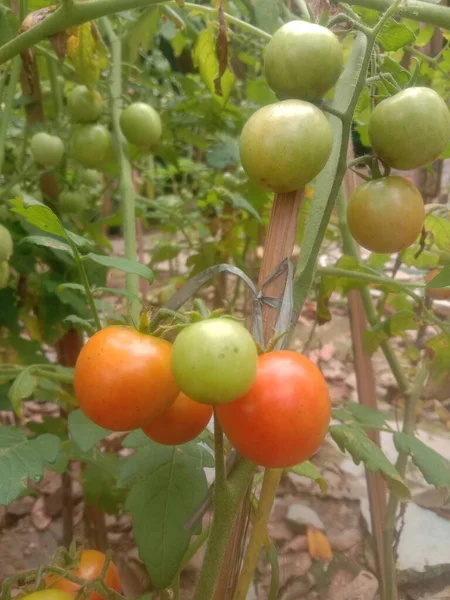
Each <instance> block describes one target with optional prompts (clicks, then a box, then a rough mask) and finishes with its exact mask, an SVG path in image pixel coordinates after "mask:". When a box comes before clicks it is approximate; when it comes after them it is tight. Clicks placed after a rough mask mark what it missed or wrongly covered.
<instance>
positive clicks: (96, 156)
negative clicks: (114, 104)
mask: <svg viewBox="0 0 450 600" xmlns="http://www.w3.org/2000/svg"><path fill="white" fill-rule="evenodd" d="M71 147H72V156H73V158H74V159H75V160H77V161H78V162H79V163H80V164H81V165H82V166H83V167H86V168H87V169H100V168H101V167H103V166H104V165H105V164H106V163H107V162H108V159H109V158H110V156H111V150H112V141H111V134H110V133H109V131H108V130H107V129H106V127H104V126H103V125H99V124H98V123H97V124H95V125H78V127H76V128H75V130H74V132H73V135H72V146H71Z"/></svg>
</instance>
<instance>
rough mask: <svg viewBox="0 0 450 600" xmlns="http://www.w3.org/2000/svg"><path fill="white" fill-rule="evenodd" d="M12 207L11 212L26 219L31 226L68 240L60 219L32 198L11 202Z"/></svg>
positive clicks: (22, 198) (25, 197) (23, 197)
mask: <svg viewBox="0 0 450 600" xmlns="http://www.w3.org/2000/svg"><path fill="white" fill-rule="evenodd" d="M11 205H12V208H11V212H14V213H16V214H18V215H21V216H22V217H24V218H25V220H26V221H27V222H28V223H30V225H34V226H35V227H38V228H39V229H41V230H42V231H46V232H47V233H52V234H53V235H57V236H59V237H62V238H64V239H67V232H66V230H65V229H64V227H63V226H62V225H61V222H60V220H59V219H58V217H57V216H56V215H55V213H54V212H52V211H51V210H50V208H49V207H48V206H45V204H42V202H39V201H38V200H35V199H34V198H31V196H22V197H20V198H14V200H11Z"/></svg>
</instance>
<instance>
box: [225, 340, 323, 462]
mask: <svg viewBox="0 0 450 600" xmlns="http://www.w3.org/2000/svg"><path fill="white" fill-rule="evenodd" d="M216 410H217V415H218V418H219V421H220V424H221V426H222V429H223V431H224V433H225V435H226V436H227V437H228V439H229V440H230V442H231V443H232V444H233V446H234V447H235V448H236V450H237V451H238V452H240V453H241V454H242V455H243V456H245V457H246V458H248V459H249V460H251V461H252V462H254V463H256V464H258V465H262V466H264V467H270V468H283V467H290V466H293V465H296V464H299V463H301V462H303V461H304V460H307V459H308V458H311V456H312V455H313V454H315V453H316V452H317V450H318V449H319V447H320V445H321V444H322V442H323V439H324V437H325V434H326V432H327V430H328V424H329V422H330V416H331V404H330V397H329V393H328V388H327V384H326V382H325V379H324V378H323V375H322V374H321V372H320V371H319V369H318V368H317V367H316V365H315V364H314V363H313V362H311V361H310V360H309V359H308V358H306V356H303V355H302V354H298V353H297V352H292V351H289V350H284V351H283V350H280V351H275V352H269V353H267V354H263V355H262V356H260V357H259V359H258V370H257V373H256V379H255V382H254V383H253V385H252V387H251V388H250V391H249V392H247V394H245V395H244V396H242V397H241V398H239V399H238V400H236V401H235V402H231V403H230V404H227V405H224V406H218V407H217V409H216Z"/></svg>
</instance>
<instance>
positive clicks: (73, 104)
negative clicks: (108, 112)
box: [67, 85, 103, 123]
mask: <svg viewBox="0 0 450 600" xmlns="http://www.w3.org/2000/svg"><path fill="white" fill-rule="evenodd" d="M67 110H68V112H69V115H70V118H71V119H72V121H76V122H78V123H92V122H93V121H97V119H98V118H99V117H100V115H101V114H102V110H103V99H102V97H101V96H100V94H99V93H98V92H97V90H90V89H88V88H87V87H86V86H85V85H77V87H75V88H74V89H73V90H72V91H71V92H70V93H69V95H68V96H67Z"/></svg>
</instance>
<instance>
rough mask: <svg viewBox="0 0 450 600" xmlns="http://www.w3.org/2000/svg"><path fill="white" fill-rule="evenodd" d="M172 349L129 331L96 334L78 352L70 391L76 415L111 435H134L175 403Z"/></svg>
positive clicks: (117, 328)
mask: <svg viewBox="0 0 450 600" xmlns="http://www.w3.org/2000/svg"><path fill="white" fill-rule="evenodd" d="M171 356H172V344H170V343H169V342H168V341H167V340H163V339H161V338H157V337H153V336H150V335H145V334H143V333H140V332H139V331H137V330H135V329H132V328H131V327H123V326H117V325H114V326H111V327H106V328H105V329H102V330H101V331H98V332H97V333H96V334H95V335H93V336H92V337H91V338H90V339H89V340H88V341H87V343H86V344H85V346H84V347H83V348H82V350H81V352H80V355H79V357H78V360H77V363H76V365H75V375H74V388H75V395H76V397H77V399H78V402H79V405H80V408H81V410H82V411H83V412H84V413H85V415H86V416H87V417H89V418H90V419H91V421H93V422H94V423H97V425H100V426H101V427H105V428H106V429H111V430H113V431H129V430H132V429H139V428H140V427H143V426H144V425H146V424H147V423H149V422H150V421H151V420H152V419H154V418H155V417H156V416H158V415H160V414H161V413H162V412H164V411H165V410H166V409H167V408H169V406H170V405H171V404H172V403H173V402H174V401H175V398H176V397H177V395H178V392H179V389H178V387H177V385H176V383H175V380H174V378H173V375H172V370H171V367H170V360H171Z"/></svg>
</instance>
